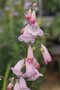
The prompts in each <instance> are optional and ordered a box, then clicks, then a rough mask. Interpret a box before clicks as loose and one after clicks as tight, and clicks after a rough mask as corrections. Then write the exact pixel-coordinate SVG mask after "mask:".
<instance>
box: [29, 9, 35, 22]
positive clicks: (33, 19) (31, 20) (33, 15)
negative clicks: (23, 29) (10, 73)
mask: <svg viewBox="0 0 60 90" xmlns="http://www.w3.org/2000/svg"><path fill="white" fill-rule="evenodd" d="M35 22H36V12H35V11H34V10H33V12H32V16H31V19H30V23H31V24H34V23H35Z"/></svg>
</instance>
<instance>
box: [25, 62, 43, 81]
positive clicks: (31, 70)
mask: <svg viewBox="0 0 60 90" xmlns="http://www.w3.org/2000/svg"><path fill="white" fill-rule="evenodd" d="M40 76H43V75H42V74H41V73H39V72H38V70H37V69H36V68H35V67H34V66H33V64H31V63H29V62H28V61H26V72H25V77H27V78H28V80H29V81H33V80H36V79H37V78H39V77H40Z"/></svg>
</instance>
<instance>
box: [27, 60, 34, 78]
mask: <svg viewBox="0 0 60 90" xmlns="http://www.w3.org/2000/svg"><path fill="white" fill-rule="evenodd" d="M34 74H35V71H34V66H33V64H30V63H29V62H28V61H26V72H25V76H26V77H27V78H29V77H30V76H32V75H34Z"/></svg>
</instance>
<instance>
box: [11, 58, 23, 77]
mask: <svg viewBox="0 0 60 90" xmlns="http://www.w3.org/2000/svg"><path fill="white" fill-rule="evenodd" d="M23 66H24V59H22V60H20V61H18V62H17V64H16V65H15V66H14V67H13V68H11V69H12V71H13V73H14V74H16V75H17V76H20V75H22V74H23V73H22V72H21V69H22V68H23Z"/></svg>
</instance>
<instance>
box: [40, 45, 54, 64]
mask: <svg viewBox="0 0 60 90" xmlns="http://www.w3.org/2000/svg"><path fill="white" fill-rule="evenodd" d="M41 52H42V55H43V57H44V61H45V63H46V64H48V62H51V60H52V58H51V56H50V54H49V52H48V50H47V48H46V47H45V46H44V45H43V44H41Z"/></svg>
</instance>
